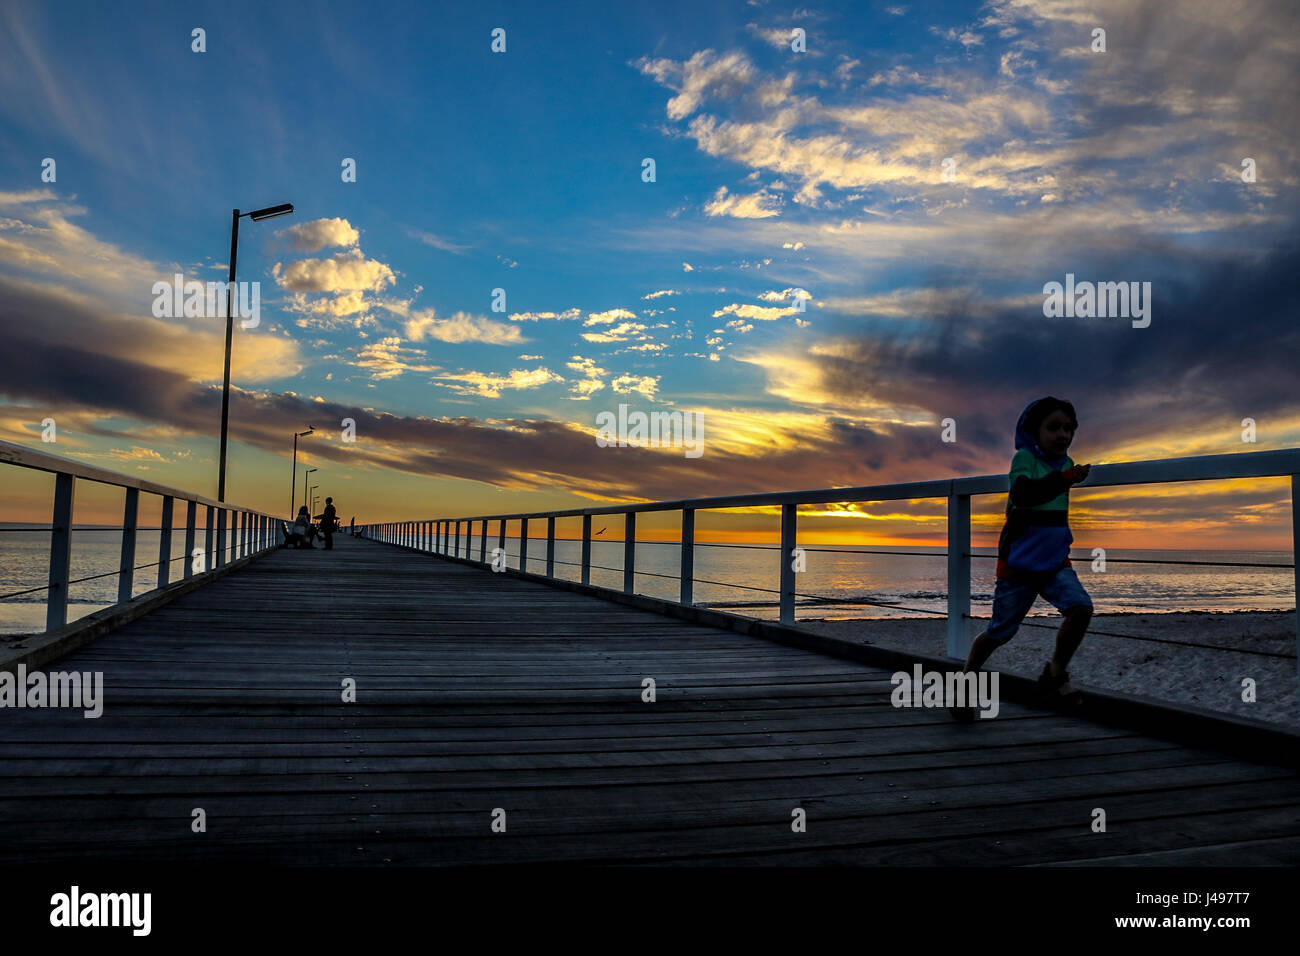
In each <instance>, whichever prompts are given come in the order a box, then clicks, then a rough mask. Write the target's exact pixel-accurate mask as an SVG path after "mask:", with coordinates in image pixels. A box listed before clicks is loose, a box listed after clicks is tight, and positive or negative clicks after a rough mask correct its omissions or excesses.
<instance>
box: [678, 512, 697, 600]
mask: <svg viewBox="0 0 1300 956" xmlns="http://www.w3.org/2000/svg"><path fill="white" fill-rule="evenodd" d="M680 577H681V586H682V594H681V599H680V600H681V603H682V604H685V605H686V606H687V607H689V606H690V605H692V604H694V603H695V593H694V590H695V509H694V508H683V509H682V559H681V574H680Z"/></svg>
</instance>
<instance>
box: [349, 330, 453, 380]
mask: <svg viewBox="0 0 1300 956" xmlns="http://www.w3.org/2000/svg"><path fill="white" fill-rule="evenodd" d="M426 359H427V354H426V353H425V352H424V350H422V349H412V348H407V347H405V346H403V345H402V340H401V339H400V338H398V337H397V336H389V337H387V338H383V339H380V340H379V341H378V342H370V343H368V344H366V345H365V346H363V347H362V348H361V349H360V350H359V351H358V352H357V357H356V360H355V362H354V364H355V365H357V366H358V367H360V368H363V369H366V370H368V371H369V372H370V377H371V378H372V379H376V380H381V381H382V380H384V379H390V378H397V377H398V376H399V375H401V374H403V373H404V372H437V371H440V370H441V366H438V365H431V364H429V363H428V362H427V361H426Z"/></svg>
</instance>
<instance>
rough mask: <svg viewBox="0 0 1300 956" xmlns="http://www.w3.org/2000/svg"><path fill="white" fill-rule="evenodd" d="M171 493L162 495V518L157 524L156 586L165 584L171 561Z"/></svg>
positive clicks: (172, 500)
mask: <svg viewBox="0 0 1300 956" xmlns="http://www.w3.org/2000/svg"><path fill="white" fill-rule="evenodd" d="M173 503H174V499H173V498H172V496H171V495H163V502H162V518H160V519H159V521H158V524H159V528H158V587H159V588H160V589H161V588H165V587H166V586H167V575H168V572H169V571H171V563H172V507H173Z"/></svg>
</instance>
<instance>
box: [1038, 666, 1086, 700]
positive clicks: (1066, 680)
mask: <svg viewBox="0 0 1300 956" xmlns="http://www.w3.org/2000/svg"><path fill="white" fill-rule="evenodd" d="M1038 689H1039V690H1041V691H1042V692H1043V693H1044V694H1045V695H1046V696H1047V698H1048V699H1049V700H1050V701H1052V702H1053V703H1054V704H1056V705H1065V706H1066V707H1071V708H1073V707H1078V706H1079V705H1080V704H1082V703H1083V693H1082V692H1081V691H1080V690H1079V688H1077V687H1075V686H1074V685H1073V684H1071V683H1070V674H1069V672H1068V671H1062V672H1061V673H1060V674H1057V675H1055V676H1053V675H1052V665H1051V662H1050V661H1049V662H1048V663H1046V664H1044V665H1043V672H1042V673H1041V674H1039V675H1038Z"/></svg>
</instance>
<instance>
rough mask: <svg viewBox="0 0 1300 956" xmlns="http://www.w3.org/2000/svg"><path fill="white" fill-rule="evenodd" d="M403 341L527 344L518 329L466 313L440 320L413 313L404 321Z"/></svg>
mask: <svg viewBox="0 0 1300 956" xmlns="http://www.w3.org/2000/svg"><path fill="white" fill-rule="evenodd" d="M405 332H406V337H407V338H408V339H410V340H411V341H413V342H419V341H422V340H423V339H425V338H430V339H437V340H438V341H440V342H453V343H459V342H482V343H485V344H487V345H516V344H518V343H520V342H527V341H528V339H526V338H524V336H523V333H522V332H521V331H520V330H519V328H518V327H517V326H513V325H507V324H506V323H504V322H494V321H492V320H491V319H488V318H483V317H480V316H474V315H470V314H469V313H468V312H456V313H454V314H453V315H452V316H450V317H449V318H445V319H440V318H438V317H437V315H436V313H435V312H434V310H433V309H425V310H423V311H420V312H415V313H412V314H411V316H410V318H408V319H407V320H406V325H405Z"/></svg>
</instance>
